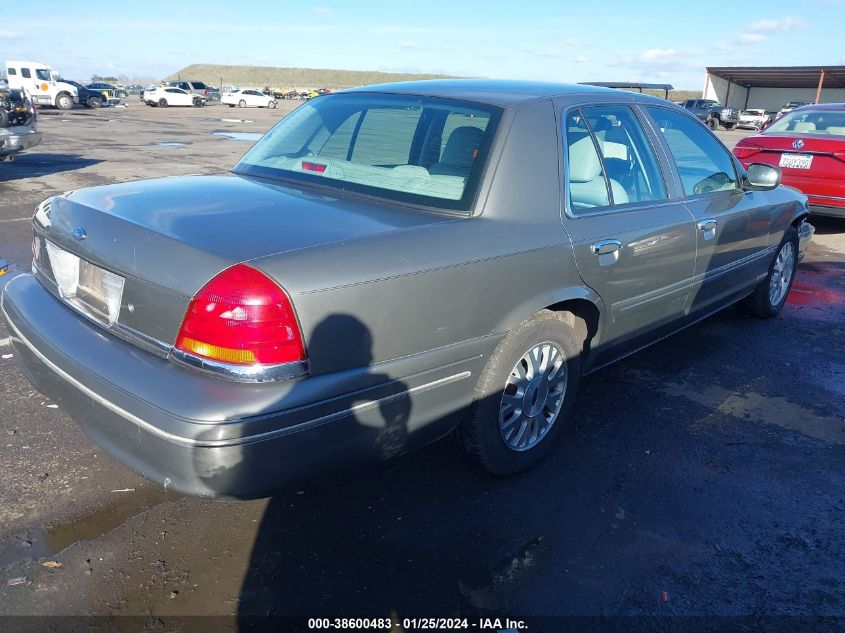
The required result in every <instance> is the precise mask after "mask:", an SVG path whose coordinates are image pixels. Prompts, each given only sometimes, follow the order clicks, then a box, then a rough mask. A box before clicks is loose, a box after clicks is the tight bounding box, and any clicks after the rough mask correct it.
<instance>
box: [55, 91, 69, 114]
mask: <svg viewBox="0 0 845 633" xmlns="http://www.w3.org/2000/svg"><path fill="white" fill-rule="evenodd" d="M56 107H57V108H58V109H59V110H73V97H71V96H70V95H69V94H68V93H66V92H60V93H59V94H58V95H56Z"/></svg>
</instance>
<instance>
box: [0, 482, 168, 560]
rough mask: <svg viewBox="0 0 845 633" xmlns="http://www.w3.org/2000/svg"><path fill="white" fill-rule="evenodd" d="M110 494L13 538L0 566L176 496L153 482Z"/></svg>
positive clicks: (90, 536) (48, 552) (99, 531)
mask: <svg viewBox="0 0 845 633" xmlns="http://www.w3.org/2000/svg"><path fill="white" fill-rule="evenodd" d="M111 494H112V496H113V497H114V499H113V500H112V501H110V502H109V503H108V504H106V505H105V506H103V507H101V508H99V509H98V510H95V511H94V512H92V513H91V514H89V515H87V516H84V517H80V518H78V519H75V520H73V521H68V522H67V523H59V524H56V525H50V526H42V527H38V528H35V529H33V530H31V531H30V532H29V533H28V534H27V535H26V537H25V538H21V539H15V540H14V541H13V542H12V544H11V545H10V546H9V547H8V548H7V549H5V550H3V551H0V568H3V567H6V566H8V565H12V564H14V563H18V562H21V561H24V560H27V559H30V558H36V559H39V558H45V557H49V556H55V555H56V554H58V553H59V552H61V551H62V550H65V549H67V548H68V547H70V546H71V545H74V544H76V543H79V542H82V541H91V540H94V539H96V538H99V537H101V536H104V535H105V534H108V533H109V532H111V531H112V530H114V529H116V528H118V527H120V526H121V525H123V524H124V523H126V522H127V521H128V520H129V519H131V518H132V517H134V516H136V515H138V514H141V513H142V512H146V511H147V510H149V509H150V508H153V507H155V506H157V505H159V504H161V503H164V502H166V501H172V500H174V499H178V498H179V495H177V494H176V493H173V492H167V491H166V490H164V489H163V488H157V487H155V486H144V487H143V488H138V489H137V490H134V491H125V492H124V491H115V492H112V493H111Z"/></svg>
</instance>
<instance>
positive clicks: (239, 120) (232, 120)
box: [220, 119, 255, 123]
mask: <svg viewBox="0 0 845 633" xmlns="http://www.w3.org/2000/svg"><path fill="white" fill-rule="evenodd" d="M220 120H221V121H225V122H226V123H255V121H250V120H249V119H220Z"/></svg>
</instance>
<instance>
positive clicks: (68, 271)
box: [46, 242, 125, 325]
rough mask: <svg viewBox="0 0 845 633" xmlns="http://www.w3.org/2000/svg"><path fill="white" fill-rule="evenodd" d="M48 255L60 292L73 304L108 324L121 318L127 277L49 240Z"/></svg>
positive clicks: (81, 310) (63, 297)
mask: <svg viewBox="0 0 845 633" xmlns="http://www.w3.org/2000/svg"><path fill="white" fill-rule="evenodd" d="M46 244H47V256H48V258H49V259H50V268H52V269H53V278H54V279H55V280H56V286H58V289H59V295H61V297H62V299H64V300H65V301H67V302H68V303H69V304H70V305H72V306H73V307H75V308H76V309H77V310H79V311H80V312H83V313H84V314H86V315H88V316H89V317H91V318H93V319H95V320H97V321H100V322H101V323H104V324H106V325H112V324H113V323H114V322H115V321H117V317H118V314H119V313H120V302H121V300H122V299H123V284H124V281H125V280H124V278H123V277H121V276H120V275H116V274H115V273H113V272H111V271H108V270H105V269H104V268H100V267H99V266H97V265H95V264H92V263H91V262H88V261H85V260H84V259H81V258H79V257H77V256H76V255H74V254H73V253H68V252H67V251H66V250H64V249H61V248H59V247H58V246H56V245H55V244H53V243H52V242H47V243H46Z"/></svg>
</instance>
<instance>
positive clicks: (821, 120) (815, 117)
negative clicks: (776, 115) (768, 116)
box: [764, 109, 845, 136]
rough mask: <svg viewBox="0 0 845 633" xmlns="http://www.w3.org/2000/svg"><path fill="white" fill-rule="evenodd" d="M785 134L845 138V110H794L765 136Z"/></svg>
mask: <svg viewBox="0 0 845 633" xmlns="http://www.w3.org/2000/svg"><path fill="white" fill-rule="evenodd" d="M784 132H786V133H789V132H793V133H798V134H828V135H833V136H845V109H843V110H793V111H792V112H790V113H788V114H785V115H783V117H782V118H780V119H778V120H777V121H775V122H774V123H773V124H772V125H770V126H769V128H768V129H767V130H766V131H765V132H764V134H778V133H781V134H782V133H784Z"/></svg>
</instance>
